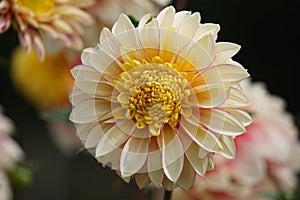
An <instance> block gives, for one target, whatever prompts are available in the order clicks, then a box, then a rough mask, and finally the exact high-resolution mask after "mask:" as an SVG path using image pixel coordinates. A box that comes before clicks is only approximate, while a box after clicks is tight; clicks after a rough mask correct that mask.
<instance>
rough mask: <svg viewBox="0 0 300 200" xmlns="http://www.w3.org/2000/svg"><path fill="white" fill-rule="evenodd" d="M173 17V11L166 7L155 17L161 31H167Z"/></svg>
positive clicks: (170, 7) (172, 8)
mask: <svg viewBox="0 0 300 200" xmlns="http://www.w3.org/2000/svg"><path fill="white" fill-rule="evenodd" d="M174 15H175V9H174V7H172V6H168V7H166V8H164V9H163V10H162V11H160V13H159V14H158V15H157V18H156V19H157V21H158V24H159V27H160V28H161V29H163V28H165V29H168V28H170V27H171V26H172V24H173V20H174Z"/></svg>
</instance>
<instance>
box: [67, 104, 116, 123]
mask: <svg viewBox="0 0 300 200" xmlns="http://www.w3.org/2000/svg"><path fill="white" fill-rule="evenodd" d="M110 111H111V105H110V102H108V101H104V100H98V99H86V100H85V101H82V102H80V103H79V104H77V105H76V106H75V107H74V108H73V109H72V112H71V114H70V120H71V121H73V122H74V123H87V122H95V121H99V120H101V118H102V117H104V116H105V115H106V114H108V113H109V112H110Z"/></svg>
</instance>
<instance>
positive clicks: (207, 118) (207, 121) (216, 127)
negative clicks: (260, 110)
mask: <svg viewBox="0 0 300 200" xmlns="http://www.w3.org/2000/svg"><path fill="white" fill-rule="evenodd" d="M200 116H201V118H200V123H201V124H202V125H204V126H205V127H207V128H208V129H210V130H212V131H214V132H217V133H219V134H223V135H230V136H236V135H240V134H242V133H244V132H245V131H246V130H245V127H244V126H243V124H242V123H241V122H240V121H239V120H238V119H237V118H235V117H234V116H233V115H231V114H230V113H228V112H226V111H222V110H219V109H211V110H201V111H200Z"/></svg>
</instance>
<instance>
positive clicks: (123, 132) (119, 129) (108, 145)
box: [96, 120, 135, 157]
mask: <svg viewBox="0 0 300 200" xmlns="http://www.w3.org/2000/svg"><path fill="white" fill-rule="evenodd" d="M128 121H130V120H121V122H119V123H117V124H116V125H115V126H113V127H112V128H111V129H109V130H108V131H107V132H106V133H105V134H104V136H103V137H102V138H101V140H100V141H99V143H98V145H97V148H96V157H98V156H102V155H105V154H108V153H110V152H111V151H113V150H115V149H118V148H119V147H120V145H122V144H123V143H124V142H125V141H126V140H127V138H128V137H129V135H130V134H132V132H133V131H134V129H135V127H134V126H132V124H130V123H128Z"/></svg>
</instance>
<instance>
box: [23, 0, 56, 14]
mask: <svg viewBox="0 0 300 200" xmlns="http://www.w3.org/2000/svg"><path fill="white" fill-rule="evenodd" d="M18 4H19V5H20V6H24V7H27V8H29V9H30V10H32V11H33V12H35V13H43V12H47V11H48V10H50V9H51V8H52V7H53V6H54V4H55V2H54V0H18Z"/></svg>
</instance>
